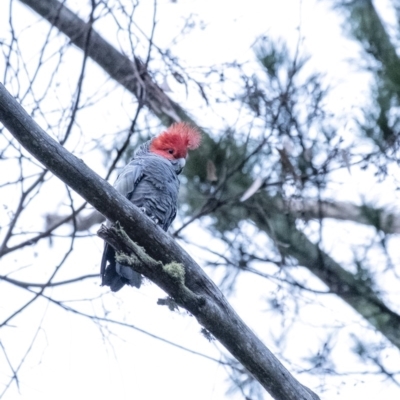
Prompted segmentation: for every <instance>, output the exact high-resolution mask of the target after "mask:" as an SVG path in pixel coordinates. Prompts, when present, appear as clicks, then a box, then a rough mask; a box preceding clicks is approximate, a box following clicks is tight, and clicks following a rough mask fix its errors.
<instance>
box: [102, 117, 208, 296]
mask: <svg viewBox="0 0 400 400" xmlns="http://www.w3.org/2000/svg"><path fill="white" fill-rule="evenodd" d="M200 140H201V136H200V133H199V132H198V131H197V130H196V129H195V128H194V127H192V126H190V125H189V124H187V123H185V122H179V123H176V124H173V125H171V126H170V127H169V128H168V129H167V130H166V131H164V132H162V133H161V134H160V135H158V136H157V137H155V138H153V139H151V140H149V141H148V142H146V143H143V144H142V145H141V146H139V148H138V149H137V151H136V152H135V154H134V157H133V159H132V161H131V162H130V163H129V164H128V165H127V166H126V167H125V168H124V169H123V170H122V172H121V174H120V175H119V176H118V178H117V180H116V182H115V184H114V187H115V189H117V190H118V192H120V193H121V194H123V195H124V196H125V197H127V198H128V199H129V200H130V201H131V202H132V203H133V204H134V205H135V206H137V207H139V208H140V210H141V211H142V212H143V213H144V214H146V215H147V216H148V217H149V218H151V219H152V220H153V221H154V222H155V223H156V224H158V225H160V227H161V228H162V229H164V231H167V230H168V228H169V226H170V225H171V223H172V221H173V220H174V218H175V216H176V208H177V201H178V192H179V179H178V175H179V174H180V173H181V172H182V170H183V167H184V166H185V163H186V157H187V153H188V150H193V149H196V148H197V147H199V145H200ZM100 273H101V277H102V285H103V286H104V285H106V286H110V288H111V290H112V291H113V292H116V291H118V290H120V289H121V288H122V287H123V286H124V285H125V284H128V285H130V286H135V287H137V288H139V287H140V285H141V282H142V276H141V275H140V274H138V273H137V272H135V271H134V270H133V269H132V268H130V267H128V266H124V265H121V264H119V263H117V262H116V261H115V251H114V249H113V248H112V247H111V246H110V245H108V244H107V243H105V246H104V252H103V257H102V260H101V270H100Z"/></svg>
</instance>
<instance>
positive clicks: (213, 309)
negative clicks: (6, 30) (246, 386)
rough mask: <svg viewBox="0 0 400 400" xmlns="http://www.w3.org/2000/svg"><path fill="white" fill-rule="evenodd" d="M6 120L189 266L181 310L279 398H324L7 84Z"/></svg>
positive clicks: (95, 198)
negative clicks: (52, 133)
mask: <svg viewBox="0 0 400 400" xmlns="http://www.w3.org/2000/svg"><path fill="white" fill-rule="evenodd" d="M0 120H1V121H2V123H3V124H4V126H5V127H6V128H7V129H8V130H9V131H10V132H11V133H12V134H13V135H14V137H15V138H16V139H17V140H18V141H19V142H20V143H21V145H22V146H24V147H25V148H26V149H27V150H28V151H29V152H30V153H31V154H32V155H33V156H34V157H36V158H37V159H38V160H39V161H40V162H41V163H42V164H44V165H45V166H46V167H47V168H48V169H49V170H50V171H51V172H53V173H54V174H55V175H56V176H58V177H59V178H60V179H61V180H63V182H65V183H66V184H67V185H69V186H70V187H71V188H73V189H74V190H75V191H76V192H77V193H79V194H80V195H81V196H82V197H83V198H84V199H85V200H86V201H88V202H89V203H90V204H92V205H93V207H95V208H96V209H97V210H98V211H99V212H101V213H102V214H103V215H104V216H105V217H106V218H107V219H109V220H110V221H112V222H116V221H120V223H121V224H122V225H123V227H124V229H125V231H126V233H127V234H128V235H129V237H130V238H131V239H132V240H133V241H134V242H136V243H137V244H138V245H139V246H142V247H143V248H144V249H145V250H146V253H147V254H148V255H149V256H150V257H151V258H153V259H154V260H157V262H161V263H162V264H163V265H167V264H171V263H179V264H182V266H184V269H185V282H184V284H185V287H186V288H187V289H188V290H189V291H190V292H191V293H193V296H180V297H179V296H178V297H179V303H180V305H181V306H182V307H184V308H186V309H187V310H188V311H189V312H190V313H191V314H193V315H194V316H195V317H196V318H197V320H198V321H199V323H200V324H201V325H202V326H204V327H205V328H206V329H207V330H208V331H210V332H211V333H212V335H214V336H215V337H216V338H217V339H218V340H219V341H220V342H221V343H222V344H223V345H224V346H225V347H226V348H227V349H228V351H230V352H231V354H232V355H234V356H235V357H236V358H237V359H238V360H239V361H240V362H241V363H242V364H243V365H244V366H245V367H246V368H247V369H248V370H249V372H250V373H251V374H253V375H254V376H255V377H256V378H257V380H258V381H259V382H260V383H261V384H262V385H263V386H264V388H265V389H266V390H267V391H268V392H269V393H270V394H271V395H272V396H273V397H274V398H275V399H281V400H288V399H293V400H295V399H296V400H299V399H304V400H306V399H307V400H312V399H318V396H317V395H316V394H314V393H313V392H311V391H310V390H309V389H307V388H305V387H304V386H302V385H301V384H300V383H299V382H298V381H297V380H296V379H295V378H294V377H293V376H292V375H291V374H290V373H289V372H288V371H287V370H286V368H285V367H284V366H283V365H282V364H281V363H280V362H279V361H278V359H277V358H276V357H275V356H274V355H273V354H272V353H271V352H270V351H269V350H268V349H267V348H266V347H265V346H264V344H263V343H262V342H261V341H260V340H259V339H258V338H257V337H256V335H255V334H254V333H253V332H252V331H251V329H250V328H249V327H248V326H246V325H245V324H244V322H243V321H242V320H241V319H240V318H239V316H238V315H237V314H236V313H235V311H234V310H233V309H232V307H231V306H230V305H229V303H228V302H227V301H226V299H225V298H224V297H223V295H222V293H221V292H220V291H219V289H218V288H217V287H216V286H215V284H214V283H213V282H212V281H211V280H210V279H209V278H208V277H207V276H206V274H205V273H204V272H203V270H202V269H201V268H200V267H199V266H198V265H197V264H196V262H195V261H194V260H193V259H192V258H191V257H190V256H189V255H188V254H187V253H186V252H185V251H184V250H183V249H182V248H181V247H180V246H178V244H177V243H176V242H175V241H174V240H173V239H172V238H171V237H170V236H169V235H167V234H166V233H165V232H163V231H162V229H161V228H159V227H158V226H156V225H154V224H153V222H152V221H151V220H150V219H149V218H146V217H145V216H144V215H143V214H142V213H141V212H140V211H139V210H138V209H137V208H136V207H134V206H133V205H132V204H131V203H130V202H129V200H127V199H126V198H124V197H123V196H122V195H121V194H119V193H118V192H117V191H116V190H115V189H114V188H112V186H110V185H109V184H108V183H107V182H105V181H104V180H103V179H101V178H100V177H99V176H98V175H97V174H96V173H94V172H93V171H92V170H91V169H89V168H88V167H87V166H86V165H85V163H84V162H83V161H82V160H80V159H78V158H76V157H75V156H73V155H72V154H71V153H69V152H68V151H67V150H65V149H64V148H63V147H62V146H61V145H60V144H58V143H57V142H56V141H55V140H53V139H52V138H51V137H50V136H49V135H47V134H46V133H45V132H44V131H43V130H42V129H41V128H40V127H39V126H38V125H37V124H36V123H35V122H34V121H33V120H32V118H31V117H30V116H29V115H28V114H27V113H26V112H25V110H24V109H23V108H22V107H21V106H20V105H19V104H18V102H17V101H16V100H15V99H14V98H13V97H12V96H11V95H10V94H9V93H8V92H7V90H6V89H5V87H4V86H3V85H1V84H0ZM144 232H146V234H145V235H144V234H143V233H144ZM160 276H163V275H160ZM154 280H155V282H156V283H157V284H158V285H159V286H160V287H161V288H162V289H164V290H165V291H166V292H167V293H168V294H169V295H170V296H172V297H174V296H176V295H177V293H179V291H180V287H179V285H180V283H176V285H175V286H174V285H172V286H171V280H170V279H169V280H168V279H166V280H162V279H161V277H159V278H157V274H154ZM193 299H195V301H192V300H193Z"/></svg>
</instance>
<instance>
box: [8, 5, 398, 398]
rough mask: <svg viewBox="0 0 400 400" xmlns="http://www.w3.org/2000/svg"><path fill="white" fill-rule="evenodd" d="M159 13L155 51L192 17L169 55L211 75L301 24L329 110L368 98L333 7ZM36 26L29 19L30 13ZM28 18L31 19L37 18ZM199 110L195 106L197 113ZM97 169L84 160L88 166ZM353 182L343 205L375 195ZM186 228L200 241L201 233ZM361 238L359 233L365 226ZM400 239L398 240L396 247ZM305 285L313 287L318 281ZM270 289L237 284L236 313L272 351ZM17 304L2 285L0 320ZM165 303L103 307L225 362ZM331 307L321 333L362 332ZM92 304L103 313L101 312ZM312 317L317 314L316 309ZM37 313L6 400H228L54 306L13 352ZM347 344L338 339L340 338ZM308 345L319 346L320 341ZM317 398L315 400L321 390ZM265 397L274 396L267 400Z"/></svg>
mask: <svg viewBox="0 0 400 400" xmlns="http://www.w3.org/2000/svg"><path fill="white" fill-rule="evenodd" d="M76 3H79V2H76ZM150 3H152V2H148V3H147V4H148V5H149V6H148V7H141V8H139V9H138V14H137V16H136V17H137V19H136V20H137V21H140V26H141V28H142V29H144V30H145V31H147V30H148V29H149V26H150V24H151V15H152V8H151V7H150ZM381 4H382V3H381ZM14 7H15V8H16V9H18V10H21V15H22V16H23V17H21V18H23V20H22V21H19V23H21V24H24V23H26V21H27V20H28V15H29V14H25V12H22V10H23V7H22V6H20V4H19V3H18V2H17V1H15V2H14ZM7 8H8V2H7V1H3V2H1V3H0V38H2V37H3V36H4V35H5V34H3V29H8V28H7V25H6V24H5V18H4V16H5V15H6V9H7ZM158 8H159V9H158V20H159V26H158V28H157V34H156V37H155V42H156V44H157V45H158V46H160V47H161V48H164V47H167V46H168V45H169V43H170V42H171V40H172V38H173V37H175V35H177V34H178V33H179V30H180V27H181V26H182V22H183V20H184V19H185V18H186V16H187V15H189V14H193V15H194V17H193V18H194V20H195V21H196V23H197V24H198V26H200V22H201V21H203V22H204V26H205V28H204V29H197V28H195V29H194V30H193V32H191V33H190V34H189V35H187V36H186V37H185V38H184V39H183V40H181V41H180V42H179V43H178V44H177V45H176V47H175V48H174V49H173V53H174V54H175V55H177V56H178V58H181V59H183V60H184V62H185V63H186V64H187V65H189V66H199V65H200V66H207V65H213V64H215V63H223V62H229V61H233V60H235V59H237V60H239V61H245V60H247V59H249V58H251V57H253V51H252V49H251V45H252V44H253V42H254V40H255V38H256V37H257V36H258V35H260V34H266V35H268V36H269V35H270V36H272V37H279V36H280V37H283V38H284V39H285V40H287V41H288V42H289V43H290V45H291V46H294V45H295V44H296V42H297V40H298V37H299V30H298V27H299V25H300V26H301V36H304V38H305V40H304V43H303V45H302V47H304V50H305V51H306V53H309V54H312V60H311V64H310V65H311V66H312V68H315V69H318V70H320V71H322V72H325V73H326V75H327V77H328V80H329V82H330V83H331V86H332V87H333V88H334V89H335V90H334V91H333V93H332V95H331V97H330V101H331V105H332V109H333V110H334V112H336V113H337V114H338V115H339V116H340V114H341V113H342V112H346V111H348V110H349V109H353V108H357V106H358V105H359V104H362V103H363V101H364V99H365V97H366V94H367V92H366V87H367V83H368V76H367V74H365V73H362V72H360V71H357V70H355V69H354V68H352V66H351V62H349V60H351V59H352V58H357V54H358V51H359V48H358V47H357V45H355V44H354V43H353V42H351V41H348V40H346V39H345V38H344V37H343V34H342V29H341V20H340V19H339V18H338V16H337V15H336V14H335V13H333V12H331V11H329V9H328V7H327V6H326V2H322V1H316V0H304V1H302V2H300V1H297V0H280V1H276V0H270V1H267V0H246V1H232V0H231V1H229V0H218V1H215V0H204V1H195V0H192V1H189V0H178V1H177V3H172V2H170V1H166V0H165V1H160V3H159V6H158ZM75 9H76V8H75ZM2 15H3V17H1V16H2ZM25 18H26V20H25ZM29 18H32V17H31V16H29ZM33 18H36V17H35V16H33ZM3 27H4V28H3ZM1 68H2V66H0V72H1ZM0 76H1V75H0ZM167 79H168V84H169V85H170V86H171V88H172V89H173V93H172V94H171V96H172V97H174V98H175V99H176V100H177V101H180V102H182V104H183V105H185V103H186V102H188V101H189V104H188V107H189V108H190V106H191V104H190V99H187V98H186V93H185V91H184V90H183V89H182V88H181V87H180V86H179V85H178V84H176V83H174V81H173V79H171V78H170V77H167ZM192 107H195V106H193V105H192ZM127 108H128V107H127ZM354 112H357V110H355V111H354ZM203 122H204V121H203ZM93 123H94V124H95V123H96V122H95V121H94V122H93ZM344 126H345V127H344V128H343V136H344V137H345V138H346V129H351V124H349V125H344ZM346 126H347V128H346ZM350 143H351V142H350V141H349V144H350ZM85 161H86V160H85ZM90 163H91V162H90V161H89V162H88V164H90ZM348 182H349V183H348V184H347V185H346V187H345V190H344V192H343V195H342V196H343V198H344V199H351V200H354V201H358V200H359V191H360V190H361V191H362V192H364V193H368V192H369V191H370V188H369V186H370V185H372V184H371V183H368V182H360V181H359V180H358V178H357V177H354V176H353V177H350V179H349V180H348ZM0 218H1V216H0ZM332 226H334V228H335V229H338V230H339V229H342V231H343V236H342V238H343V241H345V237H347V236H346V235H348V236H351V235H354V230H351V233H350V232H349V230H348V229H347V228H343V226H341V225H340V224H337V223H333V222H332ZM191 229H192V230H195V234H196V235H199V231H198V230H196V228H195V227H194V228H191ZM190 232H192V231H189V232H188V235H189V234H190ZM360 232H364V230H362V229H360ZM362 234H364V233H362ZM201 235H203V237H201V238H200V239H202V242H204V243H207V242H209V241H210V240H211V239H210V238H208V237H207V234H206V233H202V234H201ZM396 240H397V243H398V239H396ZM101 247H102V244H101V242H100V241H99V239H97V238H90V239H86V240H82V241H78V242H76V244H75V249H74V254H73V256H72V258H71V260H69V262H68V265H69V266H70V268H71V269H74V271H76V270H77V269H79V268H80V267H81V265H82V264H83V263H85V264H86V265H93V267H92V268H91V273H94V272H97V270H98V264H99V261H100V257H101ZM40 249H42V251H43V252H45V251H47V252H48V256H47V260H46V262H47V263H48V264H49V267H51V266H53V265H54V264H55V263H56V262H59V261H60V258H61V256H62V254H63V253H62V251H59V252H54V251H52V250H51V249H49V248H48V244H47V243H43V244H42V245H41V246H38V248H37V249H36V250H37V251H39V250H40ZM88 249H89V251H88ZM190 252H191V254H192V255H193V256H194V258H196V256H199V257H200V251H199V250H196V249H193V248H190ZM30 257H32V253H31V252H29V250H28V251H27V252H26V254H25V255H23V256H22V255H21V259H18V260H17V262H18V263H23V262H27V263H28V262H33V263H35V262H43V261H42V260H43V259H41V261H38V260H33V261H31V260H30ZM339 258H340V257H339ZM86 269H87V268H86ZM303 272H304V271H303ZM63 273H65V276H68V272H65V271H64V272H62V273H61V274H60V279H61V277H62V276H63V275H62V274H63ZM306 276H307V274H306ZM34 278H35V277H32V279H34ZM216 278H217V276H216ZM305 279H308V280H309V282H314V283H315V285H318V282H317V281H316V280H315V279H313V278H312V277H308V278H305ZM98 284H99V282H91V283H90V284H88V283H87V282H86V283H82V284H79V285H77V286H76V287H75V288H74V290H75V291H76V292H74V293H70V292H69V289H70V288H69V287H65V298H68V299H70V298H72V297H76V298H81V297H86V296H88V297H90V296H93V297H95V296H96V295H97V294H98V293H106V292H107V291H106V289H105V288H100V287H99V286H98ZM71 287H72V286H71ZM249 287H251V290H249ZM270 290H272V286H271V285H270V284H269V283H268V282H266V281H262V280H259V279H257V278H256V277H254V276H250V275H244V276H243V277H242V278H241V279H240V282H239V283H238V285H237V292H236V294H235V295H234V296H233V297H232V299H230V300H231V302H232V304H233V306H234V308H235V309H236V310H237V311H238V313H239V315H240V316H241V317H242V318H243V319H244V320H245V321H246V322H247V323H248V324H249V325H250V326H251V327H252V328H253V329H254V330H255V331H256V332H257V333H258V334H259V335H260V336H261V337H262V338H263V340H264V341H265V343H266V345H267V346H268V347H270V348H271V350H273V351H274V350H275V349H274V343H273V341H272V340H271V338H270V335H269V334H267V333H266V332H269V331H272V332H273V331H274V327H273V325H274V322H276V321H274V318H273V317H271V320H267V321H266V320H265V313H264V309H263V307H265V303H262V302H261V301H260V299H265V297H266V295H265V294H266V293H268V291H270ZM17 295H18V296H19V295H20V291H17V290H14V289H12V288H10V287H9V286H6V285H4V284H3V285H1V286H0V317H1V316H2V315H8V311H9V310H10V309H12V308H13V307H15V304H16V303H19V302H21V301H22V299H20V298H16V297H15V296H17ZM163 296H164V295H163V293H162V292H161V291H160V290H159V289H158V288H156V287H155V286H154V285H152V284H147V285H145V287H144V288H142V289H141V290H140V291H137V290H133V289H129V288H125V289H123V290H122V291H121V292H119V293H118V294H117V295H112V294H109V295H107V296H106V297H105V298H104V307H106V308H107V309H110V310H112V312H113V314H112V315H113V318H117V317H120V318H121V319H126V320H127V321H129V322H131V323H133V324H135V325H136V326H137V327H139V328H141V329H144V330H146V331H149V332H152V333H154V334H156V335H159V336H162V337H164V338H166V339H168V340H171V341H173V342H176V343H178V344H180V345H183V346H186V347H189V348H191V349H193V350H196V351H198V352H201V353H204V354H208V355H211V356H213V357H216V358H218V355H219V353H218V352H217V351H216V350H215V347H214V345H213V344H210V343H208V342H207V341H206V340H205V339H204V338H203V337H202V336H201V335H200V333H199V330H200V327H199V326H198V324H197V323H196V321H195V320H194V318H193V317H189V316H187V315H186V314H184V313H182V314H181V315H179V314H177V313H171V312H169V311H168V310H166V309H164V308H163V307H159V306H157V305H156V300H157V298H159V297H163ZM91 306H92V305H90V304H88V312H92V310H91V309H90V307H91ZM324 306H326V307H327V310H331V314H329V313H326V314H325V315H321V316H320V317H319V321H318V322H319V324H321V325H322V324H323V321H324V320H325V319H326V320H327V321H328V320H329V321H332V320H334V321H338V324H339V321H341V320H342V319H343V318H344V316H346V318H347V320H348V321H349V324H348V328H347V331H354V332H356V331H357V325H359V324H364V322H363V321H361V320H360V319H358V318H357V317H355V316H354V313H353V312H351V311H350V310H349V308H348V307H346V306H345V305H343V304H342V303H341V302H340V301H337V300H332V299H327V300H326V304H324ZM93 307H99V304H98V303H97V304H96V305H93ZM95 312H98V313H99V314H101V310H95ZM313 312H314V308H313V307H307V308H306V309H305V310H304V312H302V313H301V315H302V318H304V320H305V321H306V322H307V323H309V324H310V325H311V324H313V318H315V315H314V314H313ZM315 312H320V309H318V310H317V311H315ZM42 316H43V323H42V328H41V329H40V331H39V332H38V338H39V339H38V342H37V343H36V344H35V349H34V351H33V352H32V353H31V354H30V355H29V357H28V359H27V360H26V362H25V364H24V365H23V367H22V370H21V373H20V379H21V380H20V386H21V389H20V392H18V389H17V388H16V385H15V383H13V384H12V388H11V389H10V390H9V391H8V392H7V394H6V395H5V397H4V398H5V399H6V400H13V399H15V400H20V399H30V400H31V399H32V400H36V399H41V400H47V399H49V400H50V399H55V398H56V399H59V400H64V399H65V400H66V399H75V400H83V399H85V400H86V399H92V398H96V399H97V400H103V399H104V400H105V399H107V400H109V399H110V398H113V399H118V400H124V399H126V400H127V399H141V400H150V399H174V400H183V399H189V398H190V399H193V400H197V399H199V400H200V399H210V400H217V399H224V398H227V397H228V396H227V395H226V394H225V392H226V388H227V386H226V384H225V383H226V382H224V379H225V377H226V375H225V372H224V369H223V368H222V367H221V366H218V365H216V364H215V363H213V362H211V361H208V360H204V359H202V358H200V357H198V356H196V355H192V354H189V353H186V352H184V351H181V350H177V349H175V348H174V347H172V346H169V345H165V344H164V343H162V342H159V341H157V340H154V339H152V338H149V337H147V336H146V335H144V334H142V333H140V332H137V331H134V330H129V329H126V328H122V327H114V326H113V327H112V328H111V329H112V331H113V332H114V333H115V335H116V336H115V337H113V338H112V344H110V343H108V342H104V341H103V339H102V336H101V334H100V331H99V327H98V326H97V325H96V324H94V323H91V322H90V321H88V320H86V319H84V318H79V317H76V316H75V315H71V314H68V313H60V312H59V310H57V309H56V308H55V307H54V306H51V305H47V304H46V303H45V302H44V301H40V302H38V304H37V305H36V306H35V307H33V308H32V309H31V310H30V314H29V317H27V315H25V314H24V315H23V317H22V318H17V319H16V320H15V321H13V325H14V326H15V327H10V328H9V329H7V330H5V329H2V330H1V331H0V332H1V333H0V335H1V336H0V340H1V341H2V342H4V343H7V344H8V345H10V343H14V344H15V354H16V355H17V354H18V353H19V352H22V351H24V350H25V349H26V346H27V345H28V343H29V340H31V338H32V332H33V331H34V330H35V329H36V328H37V326H38V324H39V321H40V319H41V318H42ZM60 316H61V317H62V318H60ZM1 319H2V318H1ZM132 321H133V322H132ZM307 332H308V331H307V330H305V329H304V330H302V329H301V328H296V330H295V333H296V335H297V336H295V335H292V336H290V337H289V339H290V338H291V339H292V340H288V345H287V346H288V347H290V348H291V351H292V354H296V349H295V347H296V346H299V345H300V346H301V350H303V349H304V347H306V348H307V347H309V348H310V354H311V349H312V346H313V344H314V343H311V342H310V343H307V340H306V338H305V337H304V336H303V335H306V334H307ZM373 336H374V335H371V337H373ZM340 338H341V336H340V335H339V336H338V340H340ZM298 339H300V340H298ZM296 340H298V341H296ZM311 340H318V333H317V334H316V336H315V337H314V338H313V339H311ZM321 340H322V337H321ZM346 345H347V343H346ZM338 347H339V348H340V350H339V351H338V354H339V355H340V356H341V357H348V358H349V369H352V368H355V369H356V370H357V365H356V364H354V363H353V362H354V356H352V355H350V354H348V353H347V352H348V349H347V347H346V346H340V344H339V345H338ZM289 354H290V353H289ZM301 354H302V353H301V352H299V357H301V356H302V355H301ZM389 356H391V355H390V354H389ZM16 359H17V358H16ZM289 369H290V368H289ZM8 377H9V369H8V367H7V365H6V362H5V360H4V357H3V356H2V355H0V384H3V383H4V382H7V379H8ZM298 379H299V380H300V381H301V382H302V383H303V384H305V385H309V386H310V387H312V388H316V387H317V386H318V385H319V384H323V383H326V382H327V383H326V390H327V391H326V393H319V394H320V395H321V398H322V399H325V400H334V399H339V398H340V399H341V400H350V399H351V400H353V399H354V398H363V399H364V400H375V399H377V398H385V399H388V400H391V399H393V400H395V399H398V398H399V393H400V390H399V388H397V387H394V386H393V385H390V384H388V383H380V379H375V378H373V377H370V376H368V380H369V381H368V382H362V381H360V379H359V378H357V379H354V380H353V379H352V377H351V376H350V377H343V378H341V377H338V378H337V379H336V380H335V379H332V380H328V379H327V381H326V382H325V380H324V379H323V378H316V379H311V378H310V380H309V381H307V379H306V377H305V376H303V375H300V376H298ZM340 382H343V384H340ZM338 383H339V386H340V391H339V392H337V391H336V390H335V388H334V385H336V384H338ZM316 391H317V392H318V390H317V389H316ZM0 393H1V387H0ZM229 398H232V399H236V398H241V396H238V397H235V396H233V395H230V396H229ZM265 398H266V399H267V398H269V397H268V395H266V396H265Z"/></svg>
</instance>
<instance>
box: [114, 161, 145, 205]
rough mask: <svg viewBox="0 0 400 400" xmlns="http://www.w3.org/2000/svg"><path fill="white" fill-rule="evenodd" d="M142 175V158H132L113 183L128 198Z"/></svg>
mask: <svg viewBox="0 0 400 400" xmlns="http://www.w3.org/2000/svg"><path fill="white" fill-rule="evenodd" d="M142 177H143V165H142V160H132V161H131V162H130V163H129V164H128V165H127V166H126V167H125V168H124V169H123V170H122V172H121V174H120V175H119V176H118V178H117V180H116V182H115V183H114V187H115V189H117V190H118V192H120V193H121V194H123V195H124V196H125V197H127V198H130V195H131V194H132V193H133V191H134V190H135V188H136V186H137V184H138V183H139V182H140V180H141V179H142Z"/></svg>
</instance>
